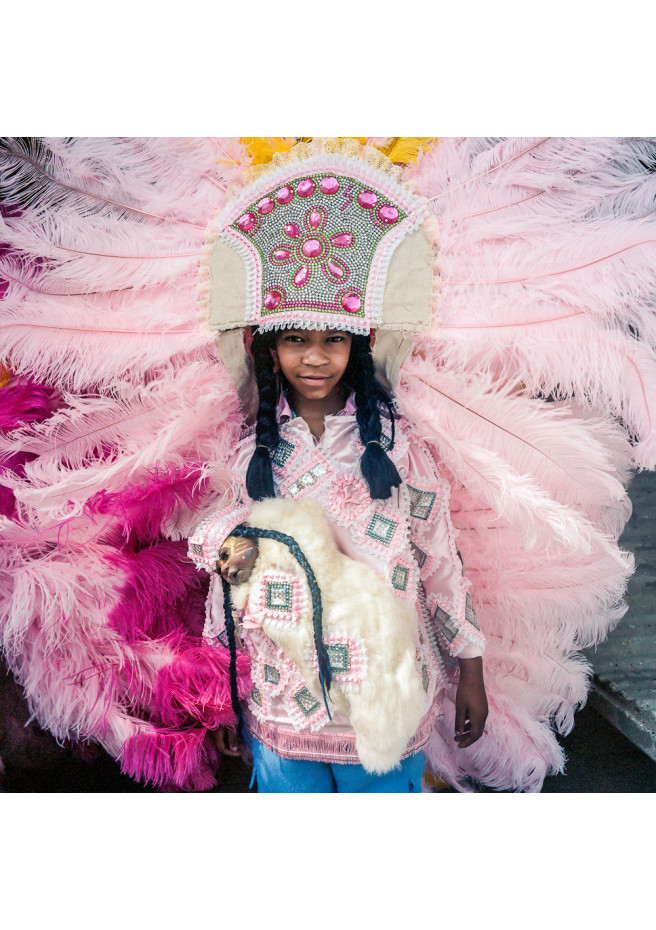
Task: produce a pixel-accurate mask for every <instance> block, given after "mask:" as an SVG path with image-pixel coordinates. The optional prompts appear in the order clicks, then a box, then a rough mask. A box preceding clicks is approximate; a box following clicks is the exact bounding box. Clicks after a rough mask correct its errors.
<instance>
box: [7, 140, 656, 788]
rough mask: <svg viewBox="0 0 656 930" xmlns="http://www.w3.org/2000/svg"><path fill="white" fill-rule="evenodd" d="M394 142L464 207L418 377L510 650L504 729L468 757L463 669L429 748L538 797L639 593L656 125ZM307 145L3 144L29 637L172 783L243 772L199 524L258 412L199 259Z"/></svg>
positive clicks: (441, 201) (412, 387) (425, 411)
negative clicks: (211, 312)
mask: <svg viewBox="0 0 656 930" xmlns="http://www.w3.org/2000/svg"><path fill="white" fill-rule="evenodd" d="M369 141H370V142H371V143H373V144H375V145H377V146H378V147H379V148H380V149H381V150H383V151H385V150H388V151H389V152H390V153H392V154H391V157H392V158H393V160H395V161H404V162H407V163H409V167H408V168H407V169H406V177H407V178H408V180H409V181H410V182H411V183H412V185H414V187H415V188H416V189H417V190H418V191H419V192H420V193H422V194H423V195H424V196H426V197H427V198H428V200H429V201H430V204H431V206H432V208H433V211H434V215H435V218H436V219H437V222H438V225H439V230H440V248H441V257H440V274H441V294H440V299H439V306H438V307H437V308H436V311H435V314H434V318H433V320H432V322H431V329H430V333H429V334H428V335H425V336H422V337H417V338H416V339H415V341H414V343H413V346H412V349H411V351H410V352H409V353H408V356H407V357H406V360H405V362H404V364H403V366H402V367H401V370H400V374H399V378H398V382H397V385H396V392H397V399H398V404H399V407H400V408H401V410H402V411H403V412H404V413H406V415H407V416H408V417H409V418H410V419H411V420H412V421H413V423H414V425H415V427H416V429H417V430H418V432H419V433H420V435H421V436H422V437H423V438H424V439H425V440H426V441H427V443H428V444H429V447H430V448H431V449H432V451H433V453H434V456H435V459H436V461H438V462H439V463H440V467H441V469H442V470H443V471H444V474H445V475H446V476H447V477H448V478H449V480H450V482H451V485H452V517H453V522H454V525H455V527H456V529H457V531H458V532H459V548H460V550H461V552H462V555H463V558H464V561H465V566H466V571H467V574H468V576H469V578H470V580H471V592H472V597H473V600H474V604H475V607H476V609H477V613H478V616H479V620H480V623H481V627H482V629H483V631H484V633H485V635H486V638H487V643H488V646H487V651H486V654H485V657H484V662H485V675H486V684H487V689H488V693H489V702H490V708H491V712H490V718H489V721H488V725H487V728H486V730H487V732H486V734H485V735H484V736H483V738H482V739H481V740H480V741H478V742H477V743H476V744H474V745H473V746H472V747H470V748H469V749H466V750H458V749H456V747H455V745H454V742H453V739H452V728H453V703H452V699H453V695H454V683H452V684H451V686H450V688H449V691H448V694H447V700H446V706H445V714H444V716H443V717H442V718H440V720H439V722H438V725H437V727H436V729H435V731H434V733H433V734H432V736H431V739H430V742H429V746H428V753H427V754H428V759H429V763H430V765H431V767H432V769H433V770H434V771H435V772H436V773H438V774H441V775H442V776H443V777H446V778H447V779H448V780H450V781H451V782H452V783H453V784H455V785H457V786H458V787H459V788H461V789H462V790H468V789H470V788H471V784H472V779H474V780H479V781H482V782H484V783H486V784H488V785H491V786H494V787H497V788H502V789H509V790H533V791H537V790H539V789H540V787H541V784H542V780H543V778H544V776H545V775H546V774H547V773H549V772H553V771H560V770H562V767H563V764H564V758H563V754H562V750H561V749H560V747H559V745H558V743H557V740H556V738H555V735H554V732H553V727H555V728H556V729H557V730H559V731H560V732H561V733H566V732H567V731H568V730H569V729H570V728H571V726H572V721H573V713H574V711H575V709H576V708H577V707H578V706H580V705H581V704H582V703H583V702H584V701H585V697H586V692H587V684H588V678H589V674H590V669H589V667H588V666H587V664H586V663H585V661H584V660H583V659H582V657H581V656H580V654H579V653H578V650H579V649H581V648H582V647H584V646H586V645H589V644H591V643H595V642H598V641H600V640H601V639H602V638H603V637H604V636H605V635H606V633H607V632H608V630H609V629H610V628H612V626H613V625H614V624H616V623H617V622H618V621H619V619H620V617H621V616H622V613H623V611H624V609H625V607H624V605H623V601H622V597H623V593H624V590H625V586H626V582H627V579H628V577H629V576H630V573H631V570H632V559H631V556H630V555H629V554H627V553H623V552H622V551H621V550H620V549H619V547H618V545H617V540H618V538H619V535H620V533H621V531H622V529H623V527H624V525H625V523H626V520H627V519H628V516H629V513H630V503H629V501H628V498H627V496H626V492H625V486H626V482H627V480H628V476H629V469H630V466H631V465H638V466H641V467H648V468H652V467H654V466H655V465H656V430H655V427H654V424H656V394H655V390H656V389H655V385H656V377H655V376H656V367H655V358H654V353H655V351H656V319H655V317H654V296H655V293H656V260H655V259H656V170H655V169H656V142H654V140H622V139H547V138H532V139H509V140H508V139H491V138H484V139H455V140H454V139H445V140H442V141H441V142H440V143H439V145H433V146H432V147H430V146H428V145H427V143H428V142H429V140H426V139H419V138H417V139H396V138H393V137H390V138H386V139H383V138H378V139H374V140H369ZM290 142H291V140H254V139H244V140H239V139H40V140H35V139H27V140H24V139H4V140H0V205H1V207H2V210H1V218H0V223H1V225H0V294H4V297H3V300H2V313H1V314H0V364H2V365H5V366H7V367H8V368H9V369H11V371H12V372H13V373H14V374H15V375H17V376H20V377H19V379H18V380H15V381H12V382H10V385H9V388H4V389H0V429H1V431H2V432H1V434H0V491H2V494H3V497H2V499H1V503H2V508H3V512H4V513H5V517H3V518H0V519H2V521H3V522H2V526H1V538H0V578H1V579H2V583H1V584H0V642H1V643H2V648H3V650H4V651H5V653H6V655H7V658H8V662H9V664H10V667H11V668H12V670H13V671H14V673H15V674H16V675H17V677H18V678H19V680H20V681H21V682H22V683H23V686H24V687H25V691H26V694H27V697H28V700H29V702H30V706H31V708H32V711H33V713H34V714H35V715H36V716H37V718H38V719H39V721H40V722H41V723H42V725H43V726H46V727H49V728H50V729H51V730H52V731H53V733H55V734H56V735H57V736H58V737H62V738H63V737H66V736H73V737H75V736H77V737H80V738H92V739H95V740H97V741H98V742H100V743H101V744H102V745H103V746H105V748H106V749H107V750H108V751H109V752H110V753H112V754H113V755H114V756H115V758H117V759H119V760H120V761H121V765H122V767H123V769H124V771H126V772H128V773H130V774H131V775H132V776H133V777H135V778H145V779H150V780H151V781H153V782H154V783H155V784H158V785H163V786H166V785H178V786H182V787H185V788H186V789H188V790H204V789H206V788H208V787H210V786H211V785H212V784H214V781H215V778H214V774H213V769H214V767H215V764H216V760H215V759H214V758H213V755H212V749H211V745H210V742H209V741H208V739H207V734H208V732H209V730H210V729H212V728H213V727H215V726H217V725H219V724H227V725H230V724H232V723H234V720H233V716H232V709H231V706H230V699H229V685H228V671H227V668H228V666H227V659H226V654H225V652H224V651H223V650H221V649H212V650H209V652H208V651H206V650H204V649H202V648H201V647H200V645H199V638H198V635H197V634H198V629H199V626H200V624H201V623H202V613H203V599H204V585H203V582H202V580H201V579H199V577H198V576H196V575H195V573H194V572H193V571H191V572H190V567H189V564H188V563H187V561H186V560H185V559H184V556H183V553H182V546H181V543H180V540H182V538H183V537H184V536H185V535H187V534H188V533H189V531H190V530H191V529H192V527H193V524H194V522H195V521H197V520H198V519H200V518H201V517H202V516H203V514H204V512H205V511H206V509H207V508H208V507H210V506H211V505H212V503H213V502H214V504H216V502H217V501H220V500H221V499H222V498H221V495H226V496H229V495H230V493H231V491H230V486H231V482H232V481H233V476H231V475H230V474H229V473H227V471H226V470H225V468H224V467H223V464H224V463H225V461H226V457H227V454H228V452H229V450H230V449H231V447H232V445H233V443H234V441H235V438H236V437H237V435H238V432H239V429H240V421H241V412H240V409H239V404H238V399H237V395H236V392H235V390H234V387H233V386H232V384H231V381H230V379H229V376H228V374H227V372H226V370H225V369H224V367H223V365H222V363H221V361H220V359H219V358H218V356H217V354H216V352H215V349H214V343H213V339H212V337H211V336H210V335H208V334H207V333H203V332H202V331H201V329H200V327H199V326H198V321H197V314H196V293H197V288H198V274H197V268H198V258H199V255H200V253H201V250H202V247H203V239H204V231H205V228H206V226H207V224H208V222H209V220H210V219H211V217H212V216H213V215H214V214H215V213H216V212H217V211H218V210H219V209H220V208H221V207H222V205H223V204H224V202H225V198H226V191H227V190H228V189H229V188H230V186H231V185H232V184H233V183H234V182H238V181H239V180H240V178H241V176H242V173H243V170H244V167H245V166H246V165H248V164H249V163H251V161H261V160H263V159H266V158H267V157H268V154H267V153H269V152H270V151H272V150H273V149H274V148H276V147H278V148H280V147H282V148H285V147H287V146H288V143H290ZM396 155H398V156H399V157H398V158H397V157H396ZM415 160H416V163H415V164H413V162H415ZM21 391H24V393H23V396H22V399H21V397H20V396H19V395H20V392H21ZM3 410H4V415H3V413H2V411H3ZM238 671H239V688H240V691H241V692H242V693H243V692H244V689H245V688H246V687H247V686H248V669H247V668H246V667H245V666H244V664H243V662H242V663H241V664H240V666H239V670H238Z"/></svg>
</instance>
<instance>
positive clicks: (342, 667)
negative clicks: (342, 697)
mask: <svg viewBox="0 0 656 930" xmlns="http://www.w3.org/2000/svg"><path fill="white" fill-rule="evenodd" d="M323 642H324V646H325V647H326V652H327V653H328V661H329V662H330V670H331V672H332V676H333V684H334V685H336V686H337V687H339V688H340V689H341V690H342V691H358V690H359V688H360V684H361V682H362V680H363V678H364V677H365V673H366V669H367V653H366V648H365V645H364V642H363V640H362V639H361V638H360V637H359V636H357V635H355V634H354V633H347V632H346V631H343V632H334V633H325V634H324V637H323ZM306 658H307V660H308V662H309V663H311V664H312V666H313V668H314V671H315V672H316V674H317V675H318V674H319V665H318V663H317V654H316V651H315V649H314V645H308V648H307V655H306Z"/></svg>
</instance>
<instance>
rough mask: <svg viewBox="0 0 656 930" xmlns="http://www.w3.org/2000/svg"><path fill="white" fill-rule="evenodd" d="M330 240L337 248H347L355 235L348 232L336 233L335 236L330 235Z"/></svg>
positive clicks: (351, 243)
mask: <svg viewBox="0 0 656 930" xmlns="http://www.w3.org/2000/svg"><path fill="white" fill-rule="evenodd" d="M330 241H331V242H332V244H333V245H334V246H336V247H337V248H338V249H348V248H349V247H350V246H352V245H353V243H354V242H355V236H354V235H353V233H350V232H343V233H338V234H337V235H336V236H331V239H330Z"/></svg>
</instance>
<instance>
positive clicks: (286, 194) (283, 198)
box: [276, 187, 294, 204]
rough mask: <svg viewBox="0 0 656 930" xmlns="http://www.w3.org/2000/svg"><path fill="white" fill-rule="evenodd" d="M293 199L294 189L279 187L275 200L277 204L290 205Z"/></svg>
mask: <svg viewBox="0 0 656 930" xmlns="http://www.w3.org/2000/svg"><path fill="white" fill-rule="evenodd" d="M293 199H294V188H293V187H281V188H280V190H279V191H278V193H277V194H276V200H277V201H278V203H281V204H286V203H290V201H292V200H293Z"/></svg>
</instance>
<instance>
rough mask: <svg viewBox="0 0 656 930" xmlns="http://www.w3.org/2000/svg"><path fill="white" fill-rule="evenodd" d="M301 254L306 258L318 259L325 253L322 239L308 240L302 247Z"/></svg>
mask: <svg viewBox="0 0 656 930" xmlns="http://www.w3.org/2000/svg"><path fill="white" fill-rule="evenodd" d="M301 252H302V253H303V255H305V257H306V258H316V257H317V255H321V253H322V252H323V242H322V241H321V240H320V239H306V240H305V242H304V243H303V245H302V246H301Z"/></svg>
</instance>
